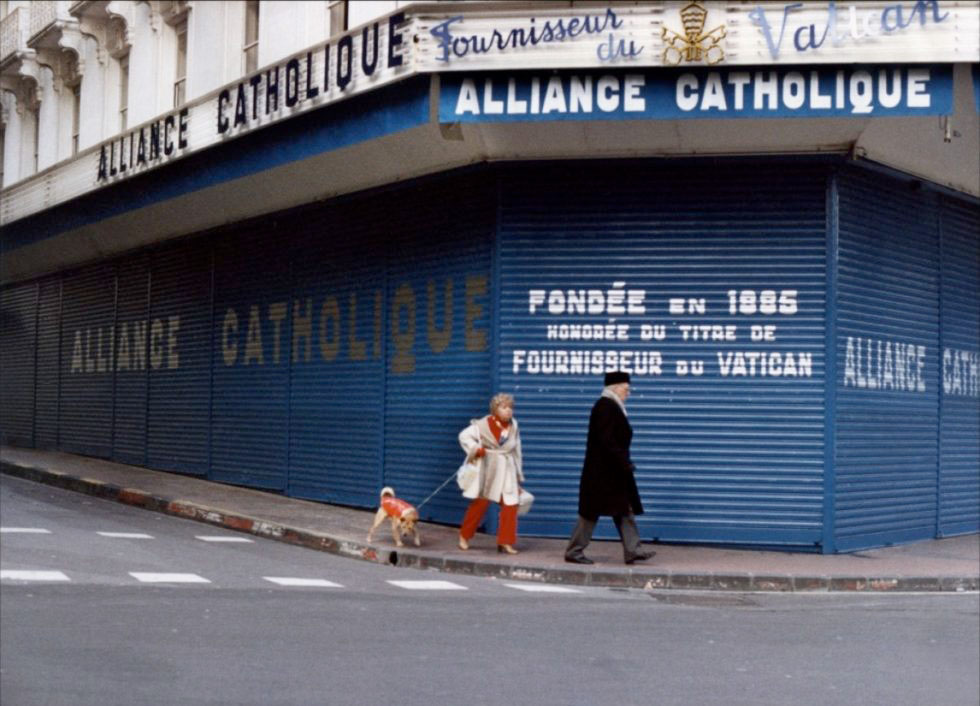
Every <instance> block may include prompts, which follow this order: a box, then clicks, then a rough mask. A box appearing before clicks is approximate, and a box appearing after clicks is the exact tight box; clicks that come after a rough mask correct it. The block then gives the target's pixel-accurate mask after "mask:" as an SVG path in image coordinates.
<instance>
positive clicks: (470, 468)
mask: <svg viewBox="0 0 980 706" xmlns="http://www.w3.org/2000/svg"><path fill="white" fill-rule="evenodd" d="M456 484H457V485H458V486H459V489H460V490H462V491H463V497H464V498H468V499H470V500H473V499H474V498H475V497H476V496H477V495H479V494H480V467H479V466H478V465H476V464H475V463H468V462H466V461H464V462H463V465H462V466H460V467H459V470H458V471H456Z"/></svg>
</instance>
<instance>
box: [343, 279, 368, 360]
mask: <svg viewBox="0 0 980 706" xmlns="http://www.w3.org/2000/svg"><path fill="white" fill-rule="evenodd" d="M348 322H349V323H348V326H347V344H348V345H347V349H348V355H349V356H350V359H351V360H367V344H366V343H365V342H364V341H360V340H358V338H357V295H356V294H355V293H354V292H351V294H350V309H349V310H348Z"/></svg>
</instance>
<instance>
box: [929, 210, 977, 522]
mask: <svg viewBox="0 0 980 706" xmlns="http://www.w3.org/2000/svg"><path fill="white" fill-rule="evenodd" d="M942 256H943V260H942V295H941V297H940V298H941V301H942V348H941V355H942V359H941V361H942V362H941V364H940V368H941V371H942V380H941V383H940V385H941V387H940V389H941V390H942V394H941V396H940V400H941V404H942V407H941V410H940V419H941V426H940V430H939V434H940V436H939V440H940V443H939V535H940V536H949V535H953V534H963V533H967V532H976V531H978V530H980V397H978V395H980V389H978V385H980V383H978V376H980V370H978V367H980V209H977V208H976V207H975V206H973V207H970V206H968V205H967V204H965V203H963V202H958V201H954V200H952V199H945V200H944V201H943V204H942Z"/></svg>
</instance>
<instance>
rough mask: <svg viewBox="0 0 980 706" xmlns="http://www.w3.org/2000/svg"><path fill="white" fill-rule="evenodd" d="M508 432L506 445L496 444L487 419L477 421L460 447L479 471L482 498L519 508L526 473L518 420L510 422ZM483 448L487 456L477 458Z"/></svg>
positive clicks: (462, 437)
mask: <svg viewBox="0 0 980 706" xmlns="http://www.w3.org/2000/svg"><path fill="white" fill-rule="evenodd" d="M507 432H508V433H507V438H506V440H505V441H504V443H503V444H500V443H497V439H496V438H495V437H494V435H493V432H492V431H490V426H489V424H488V423H487V417H483V418H482V419H474V420H473V421H472V422H470V425H469V426H468V427H466V428H465V429H463V431H461V432H460V433H459V445H460V446H462V447H463V451H465V452H466V460H467V461H469V462H472V463H474V464H476V465H477V466H478V467H479V468H480V495H479V497H481V498H486V499H488V500H492V501H494V502H496V503H501V504H502V505H517V503H518V500H519V498H520V483H523V482H524V471H523V470H522V467H521V435H520V431H519V430H518V428H517V420H516V419H511V421H510V427H509V428H508V430H507ZM481 446H482V447H483V448H484V449H486V454H485V455H484V456H482V457H481V458H476V452H477V449H479V448H480V447H481Z"/></svg>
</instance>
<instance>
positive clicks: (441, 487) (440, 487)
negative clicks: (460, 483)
mask: <svg viewBox="0 0 980 706" xmlns="http://www.w3.org/2000/svg"><path fill="white" fill-rule="evenodd" d="M455 477H456V471H453V474H452V475H451V476H449V477H448V478H447V479H446V480H445V481H443V483H442V485H440V486H439V487H438V488H436V489H435V490H433V491H432V492H431V493H429V497H427V498H426V499H425V500H423V501H422V502H420V503H419V504H418V505H416V506H415V509H416V510H418V509H419V508H420V507H422V506H423V505H425V504H426V503H427V502H429V501H430V500H432V498H434V497H435V495H436V493H438V492H439V491H440V490H442V489H443V488H445V487H446V485H447V484H448V483H449V481H451V480H452V479H453V478H455Z"/></svg>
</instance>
